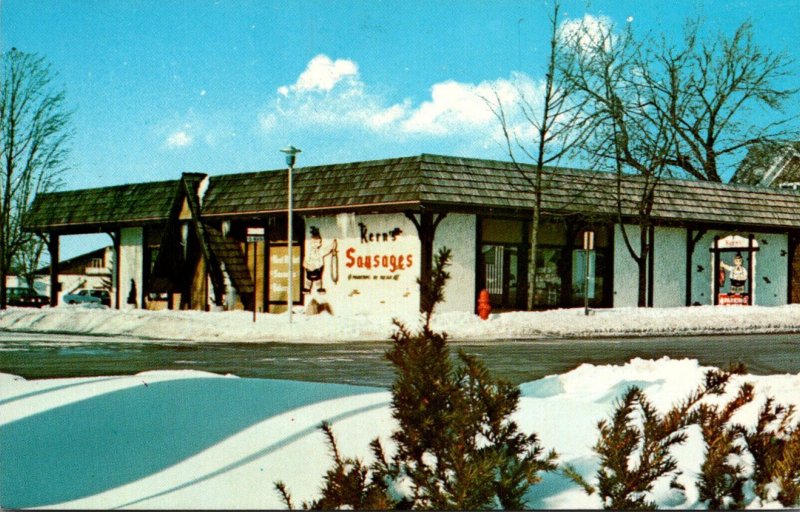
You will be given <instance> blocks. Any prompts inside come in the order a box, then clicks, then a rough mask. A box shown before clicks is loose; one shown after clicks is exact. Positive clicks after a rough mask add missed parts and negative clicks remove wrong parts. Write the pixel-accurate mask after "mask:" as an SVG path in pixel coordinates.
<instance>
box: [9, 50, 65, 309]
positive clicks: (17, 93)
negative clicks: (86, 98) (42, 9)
mask: <svg viewBox="0 0 800 512" xmlns="http://www.w3.org/2000/svg"><path fill="white" fill-rule="evenodd" d="M0 68H1V69H2V73H3V75H2V77H1V78H0V85H1V86H2V90H0V137H1V139H0V308H5V307H6V277H7V275H8V273H9V270H10V269H11V266H12V264H13V263H14V262H15V259H19V257H20V256H19V254H20V251H23V250H25V249H26V247H32V248H34V250H35V247H36V245H37V244H36V243H31V240H32V237H33V236H34V235H33V234H31V233H27V232H25V231H23V230H22V222H23V217H24V216H25V213H26V212H27V211H28V209H29V208H30V205H31V202H32V201H33V198H34V197H35V196H36V194H39V193H42V192H47V191H50V190H53V189H54V188H55V187H56V186H57V185H58V183H59V180H58V177H59V174H60V173H61V172H63V171H64V170H65V168H66V156H67V142H68V140H69V137H70V135H71V133H70V129H69V122H70V116H71V113H70V112H69V111H68V109H67V108H66V105H65V100H64V92H63V91H60V90H56V88H54V86H53V83H52V80H53V77H54V73H53V72H52V71H51V69H50V66H49V65H48V64H47V63H46V62H45V60H44V59H43V58H42V57H39V56H37V55H36V54H30V53H24V52H20V51H18V50H17V49H15V48H12V49H11V50H10V51H8V52H6V53H4V54H3V55H2V66H1V67H0ZM38 254H41V251H39V253H38ZM52 264H54V265H55V264H58V262H52ZM34 265H35V264H34Z"/></svg>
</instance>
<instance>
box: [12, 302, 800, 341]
mask: <svg viewBox="0 0 800 512" xmlns="http://www.w3.org/2000/svg"><path fill="white" fill-rule="evenodd" d="M400 319H401V320H403V321H404V322H405V323H406V324H407V325H410V326H413V325H416V324H417V322H418V320H419V319H418V318H417V317H416V316H405V317H401V318H400ZM433 326H434V328H435V329H437V330H440V331H445V332H447V333H448V334H449V335H450V337H451V339H456V340H487V339H512V338H525V339H531V338H547V337H594V336H639V335H641V336H646V335H680V334H686V335H698V334H728V333H737V332H747V333H751V334H756V333H758V334H761V333H786V332H800V305H798V304H793V305H787V306H779V307H759V306H750V307H743V306H697V307H691V308H658V309H654V308H648V309H645V308H617V309H605V310H593V311H591V314H590V315H588V316H586V315H584V311H583V309H581V308H576V309H558V310H552V311H544V312H514V313H501V314H493V315H491V317H490V318H489V319H488V320H486V321H483V320H480V319H479V318H478V317H477V316H476V315H473V314H469V313H441V314H436V315H435V316H434V322H433ZM0 330H5V331H28V332H47V333H73V334H99V335H111V336H113V335H120V336H134V337H141V338H149V339H170V340H192V341H235V342H263V341H282V342H311V343H324V342H341V341H355V340H385V339H388V338H389V337H390V336H391V333H392V332H393V331H394V327H393V325H392V317H391V316H388V315H358V316H342V315H335V316H331V315H328V314H327V313H323V314H320V315H315V316H307V315H304V314H302V310H301V309H299V310H298V314H295V315H294V321H293V322H292V323H291V324H290V323H289V322H288V315H286V314H277V315H276V314H259V315H258V316H257V319H256V322H253V316H252V313H248V312H242V311H233V312H209V313H204V312H197V311H144V310H121V311H117V310H111V309H105V308H103V309H93V308H87V307H80V306H62V307H58V308H53V309H50V308H43V309H40V310H38V309H25V308H9V309H8V310H7V311H4V312H0Z"/></svg>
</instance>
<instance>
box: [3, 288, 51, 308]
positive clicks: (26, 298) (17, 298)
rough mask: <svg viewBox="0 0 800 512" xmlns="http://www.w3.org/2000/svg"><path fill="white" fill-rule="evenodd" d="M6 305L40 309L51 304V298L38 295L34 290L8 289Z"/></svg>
mask: <svg viewBox="0 0 800 512" xmlns="http://www.w3.org/2000/svg"><path fill="white" fill-rule="evenodd" d="M6 303H7V304H8V305H9V306H21V307H27V308H40V307H42V306H46V305H48V304H50V297H48V296H47V295H42V294H40V293H37V292H36V290H34V289H32V288H23V287H12V288H6Z"/></svg>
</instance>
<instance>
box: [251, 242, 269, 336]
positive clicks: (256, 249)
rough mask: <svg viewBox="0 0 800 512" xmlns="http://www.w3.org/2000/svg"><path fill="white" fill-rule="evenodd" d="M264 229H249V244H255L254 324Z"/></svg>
mask: <svg viewBox="0 0 800 512" xmlns="http://www.w3.org/2000/svg"><path fill="white" fill-rule="evenodd" d="M265 233H266V231H265V230H264V228H247V243H251V244H253V323H255V321H256V301H257V300H258V242H263V241H264V240H265V239H266V238H265V236H264V235H265Z"/></svg>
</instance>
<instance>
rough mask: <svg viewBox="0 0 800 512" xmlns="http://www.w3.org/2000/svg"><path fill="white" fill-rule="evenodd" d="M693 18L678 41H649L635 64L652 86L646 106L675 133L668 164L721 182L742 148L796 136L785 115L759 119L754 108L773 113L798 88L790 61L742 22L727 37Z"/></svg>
mask: <svg viewBox="0 0 800 512" xmlns="http://www.w3.org/2000/svg"><path fill="white" fill-rule="evenodd" d="M702 33H703V27H702V25H701V24H700V23H699V22H689V23H687V29H686V33H685V36H684V38H683V41H681V42H680V43H678V44H669V43H668V42H667V41H665V40H662V41H660V44H657V45H652V47H651V49H650V50H649V52H648V57H649V58H648V61H647V62H646V63H644V64H645V65H643V66H642V79H643V80H644V81H645V83H646V86H647V87H648V88H650V89H652V96H653V100H654V101H653V106H654V108H655V109H656V110H657V115H659V116H661V117H663V118H664V119H665V120H666V121H667V122H668V123H669V126H670V128H671V129H672V130H674V132H675V141H674V144H673V147H672V148H671V149H670V155H669V158H668V163H669V164H670V166H673V167H674V168H676V169H677V170H679V171H681V173H683V174H685V175H687V176H690V177H693V178H696V179H699V180H707V181H716V182H720V181H722V175H723V174H724V173H725V169H726V167H727V166H731V167H732V166H733V165H735V163H736V162H739V161H741V160H742V158H743V153H744V150H746V149H747V148H749V147H751V146H753V145H756V144H762V143H767V142H772V141H780V140H786V139H792V138H796V137H797V127H796V126H795V127H794V129H793V128H792V126H791V125H790V124H789V121H790V119H791V117H789V116H784V117H782V118H779V119H777V120H776V121H773V122H769V123H764V117H763V116H760V115H758V114H759V113H775V112H778V113H781V112H783V109H784V107H785V105H786V103H787V102H788V100H790V99H791V98H792V97H793V96H794V95H795V94H796V93H797V91H798V89H796V88H795V89H791V88H782V87H781V86H780V84H781V82H782V81H785V80H792V81H793V82H794V83H796V78H795V75H796V70H793V68H792V66H793V64H794V61H793V60H792V59H791V58H789V56H788V55H787V54H786V53H785V52H773V51H770V50H766V49H764V48H761V47H759V46H758V45H757V44H756V43H755V42H754V41H753V26H752V24H751V23H750V22H745V23H743V24H742V25H740V26H739V27H738V28H737V29H736V31H735V32H734V33H733V35H731V36H725V35H723V34H720V35H717V36H716V37H715V38H713V39H712V40H706V39H703V38H702V37H701V34H702Z"/></svg>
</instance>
